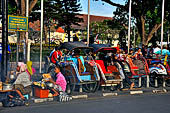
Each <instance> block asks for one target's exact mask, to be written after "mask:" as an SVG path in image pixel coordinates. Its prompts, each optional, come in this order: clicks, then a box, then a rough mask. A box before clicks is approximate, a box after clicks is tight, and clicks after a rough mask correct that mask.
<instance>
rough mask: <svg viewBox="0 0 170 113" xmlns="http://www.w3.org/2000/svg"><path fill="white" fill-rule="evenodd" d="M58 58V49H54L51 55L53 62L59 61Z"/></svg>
mask: <svg viewBox="0 0 170 113" xmlns="http://www.w3.org/2000/svg"><path fill="white" fill-rule="evenodd" d="M57 58H58V53H57V51H54V52H53V54H52V55H51V62H52V63H54V64H55V63H56V62H57V61H56V59H57Z"/></svg>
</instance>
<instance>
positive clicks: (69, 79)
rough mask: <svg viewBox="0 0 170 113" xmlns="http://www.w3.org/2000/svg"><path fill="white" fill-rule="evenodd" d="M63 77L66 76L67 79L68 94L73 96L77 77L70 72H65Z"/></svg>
mask: <svg viewBox="0 0 170 113" xmlns="http://www.w3.org/2000/svg"><path fill="white" fill-rule="evenodd" d="M63 75H64V76H65V79H66V81H67V87H66V91H67V93H68V94H72V92H74V90H75V85H76V80H75V77H74V75H73V73H72V72H71V71H69V70H65V71H64V72H63Z"/></svg>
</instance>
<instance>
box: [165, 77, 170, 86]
mask: <svg viewBox="0 0 170 113" xmlns="http://www.w3.org/2000/svg"><path fill="white" fill-rule="evenodd" d="M165 84H166V86H168V87H170V79H167V80H165Z"/></svg>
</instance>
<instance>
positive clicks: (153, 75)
mask: <svg viewBox="0 0 170 113" xmlns="http://www.w3.org/2000/svg"><path fill="white" fill-rule="evenodd" d="M156 78H157V80H158V77H157V73H151V74H150V75H149V84H150V86H152V87H155V88H158V87H159V83H158V86H157V87H156V86H155V79H156Z"/></svg>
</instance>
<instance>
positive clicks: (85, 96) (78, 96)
mask: <svg viewBox="0 0 170 113" xmlns="http://www.w3.org/2000/svg"><path fill="white" fill-rule="evenodd" d="M72 98H73V99H79V98H88V95H76V96H72Z"/></svg>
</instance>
